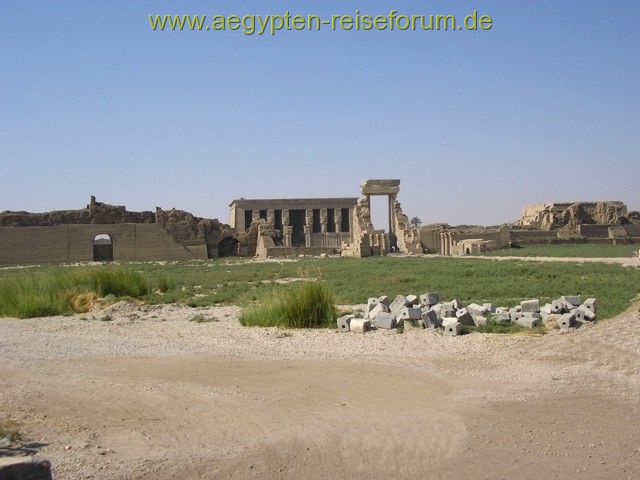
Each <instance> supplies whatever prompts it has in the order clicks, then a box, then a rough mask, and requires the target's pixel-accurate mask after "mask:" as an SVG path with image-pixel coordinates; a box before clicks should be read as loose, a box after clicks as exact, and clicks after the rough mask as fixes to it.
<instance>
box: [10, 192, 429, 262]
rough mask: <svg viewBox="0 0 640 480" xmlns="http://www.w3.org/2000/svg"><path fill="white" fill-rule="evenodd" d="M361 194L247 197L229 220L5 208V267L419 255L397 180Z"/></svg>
mask: <svg viewBox="0 0 640 480" xmlns="http://www.w3.org/2000/svg"><path fill="white" fill-rule="evenodd" d="M361 187H362V195H363V196H362V197H361V198H360V199H358V198H315V199H314V198H306V199H305V198H298V199H280V200H278V199H270V200H246V199H242V198H241V199H238V200H234V201H233V202H231V205H230V225H225V224H222V223H220V222H219V221H218V220H216V219H208V218H200V217H196V216H194V215H192V214H191V213H189V212H185V211H182V210H176V209H171V210H163V209H161V208H156V210H155V212H151V211H144V212H131V211H128V210H127V209H126V207H124V206H118V205H109V204H106V203H102V202H98V201H96V199H95V197H93V196H92V197H91V200H90V202H89V204H88V205H87V206H86V208H84V209H80V210H62V211H52V212H46V213H29V212H10V211H6V212H2V213H0V265H19V264H29V263H62V262H90V261H111V260H114V261H147V260H191V259H207V258H216V257H220V256H226V255H242V256H256V255H257V256H259V257H283V256H288V255H320V254H342V255H348V256H357V257H367V256H372V255H384V254H386V253H388V252H390V251H399V252H405V253H422V251H423V250H422V246H421V244H420V241H419V235H418V231H417V230H416V229H413V228H410V227H409V223H408V219H407V216H406V215H405V214H404V213H402V209H401V208H400V203H399V202H398V201H397V199H396V197H397V194H398V192H399V190H400V180H367V181H366V182H363V183H362V185H361ZM371 195H386V196H387V197H388V199H389V232H388V233H386V232H385V231H384V230H376V229H375V228H374V227H373V224H372V223H371V206H370V197H371Z"/></svg>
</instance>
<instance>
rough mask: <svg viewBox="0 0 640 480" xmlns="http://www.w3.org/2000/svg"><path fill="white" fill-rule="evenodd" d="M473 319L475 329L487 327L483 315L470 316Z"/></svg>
mask: <svg viewBox="0 0 640 480" xmlns="http://www.w3.org/2000/svg"><path fill="white" fill-rule="evenodd" d="M472 317H473V324H474V325H475V326H476V327H484V326H486V325H487V318H486V317H484V316H483V315H472Z"/></svg>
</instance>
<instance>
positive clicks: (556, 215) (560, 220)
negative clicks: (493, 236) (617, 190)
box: [514, 201, 640, 230]
mask: <svg viewBox="0 0 640 480" xmlns="http://www.w3.org/2000/svg"><path fill="white" fill-rule="evenodd" d="M638 220H640V214H639V213H638V212H631V213H629V212H628V210H627V206H626V205H625V204H624V203H623V202H618V201H606V202H605V201H602V202H573V203H541V204H537V205H527V206H526V207H524V208H523V209H522V216H521V217H520V218H519V219H518V220H516V222H515V223H514V225H515V226H518V227H523V228H532V229H539V230H561V229H572V230H573V229H576V228H577V227H578V225H580V224H600V225H612V226H619V225H625V224H629V223H636V222H637V221H638Z"/></svg>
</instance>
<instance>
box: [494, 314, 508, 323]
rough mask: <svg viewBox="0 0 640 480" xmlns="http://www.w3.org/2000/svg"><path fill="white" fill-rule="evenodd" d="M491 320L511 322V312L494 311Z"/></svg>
mask: <svg viewBox="0 0 640 480" xmlns="http://www.w3.org/2000/svg"><path fill="white" fill-rule="evenodd" d="M491 320H492V321H493V322H495V323H500V324H502V323H509V322H511V314H510V313H509V312H500V313H497V312H496V313H494V314H493V315H492V316H491Z"/></svg>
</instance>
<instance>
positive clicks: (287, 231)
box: [283, 226, 293, 247]
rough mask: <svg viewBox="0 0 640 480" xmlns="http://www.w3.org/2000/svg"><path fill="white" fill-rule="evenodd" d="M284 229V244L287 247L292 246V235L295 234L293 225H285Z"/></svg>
mask: <svg viewBox="0 0 640 480" xmlns="http://www.w3.org/2000/svg"><path fill="white" fill-rule="evenodd" d="M283 230H284V246H285V247H290V246H291V236H292V235H293V227H290V226H284V227H283Z"/></svg>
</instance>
